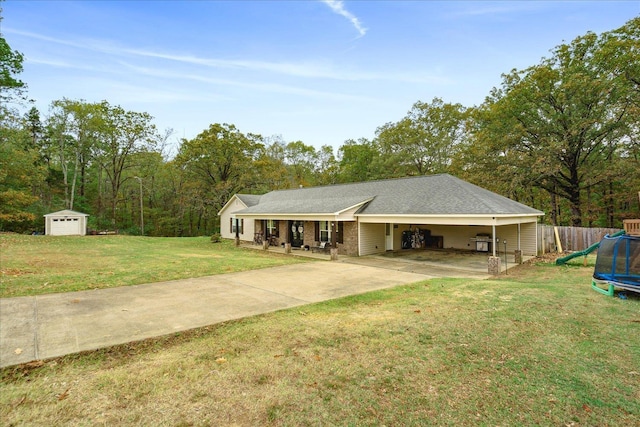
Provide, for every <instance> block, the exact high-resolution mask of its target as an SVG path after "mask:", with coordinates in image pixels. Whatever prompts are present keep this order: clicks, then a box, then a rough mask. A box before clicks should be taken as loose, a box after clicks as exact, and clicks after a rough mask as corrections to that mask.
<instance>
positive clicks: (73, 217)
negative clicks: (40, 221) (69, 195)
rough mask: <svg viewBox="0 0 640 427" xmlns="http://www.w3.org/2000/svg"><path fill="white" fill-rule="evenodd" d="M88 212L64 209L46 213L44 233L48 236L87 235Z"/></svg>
mask: <svg viewBox="0 0 640 427" xmlns="http://www.w3.org/2000/svg"><path fill="white" fill-rule="evenodd" d="M88 217H89V215H88V214H85V213H82V212H76V211H72V210H68V209H65V210H62V211H58V212H52V213H50V214H46V215H44V234H46V235H47V236H85V235H86V234H87V218H88Z"/></svg>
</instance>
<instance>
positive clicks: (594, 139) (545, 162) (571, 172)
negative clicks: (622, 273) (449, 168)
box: [475, 20, 640, 226]
mask: <svg viewBox="0 0 640 427" xmlns="http://www.w3.org/2000/svg"><path fill="white" fill-rule="evenodd" d="M620 31H623V30H619V32H620ZM624 31H625V33H626V34H627V36H628V37H627V41H626V43H618V41H619V38H618V37H617V36H616V32H612V33H605V34H604V35H602V36H600V37H599V36H597V35H596V34H594V33H587V34H586V35H585V36H581V37H578V38H576V39H575V40H573V41H572V42H571V43H569V44H562V45H560V46H558V47H556V48H555V49H554V50H553V51H552V53H553V56H552V57H551V58H548V59H543V60H542V62H541V63H540V64H539V65H536V66H532V67H529V68H527V69H525V70H523V71H518V70H514V71H512V72H511V73H509V74H507V75H504V76H503V83H502V86H501V88H500V89H494V90H493V91H492V93H491V95H490V96H489V97H488V98H487V101H486V102H485V105H483V106H482V107H481V108H480V109H479V114H478V115H477V116H476V117H477V118H479V120H480V124H479V125H478V129H477V132H476V133H475V142H477V143H478V144H479V145H480V147H483V149H484V153H483V155H484V156H485V159H486V158H493V159H494V162H495V160H499V162H496V166H495V168H492V170H493V171H495V173H496V174H499V175H501V176H504V177H506V179H508V180H511V182H512V185H513V186H514V187H518V188H526V187H527V186H534V187H536V188H539V189H542V190H545V191H547V192H548V193H549V194H550V195H551V196H552V202H553V203H556V204H557V201H553V199H555V198H556V197H558V198H560V199H564V200H566V201H567V202H568V204H569V208H570V211H571V220H570V222H571V224H572V225H574V226H580V225H582V223H583V219H584V215H583V206H584V203H583V202H584V199H583V198H584V196H585V194H586V192H587V191H589V190H591V189H594V188H597V187H598V186H601V185H602V184H603V183H606V182H611V181H612V180H615V179H616V176H615V175H614V173H615V170H614V169H612V168H611V167H610V166H611V164H612V162H613V161H614V159H616V158H617V156H618V155H619V153H620V152H621V151H626V150H627V149H628V144H629V142H630V141H633V140H637V135H634V134H633V133H634V132H636V131H637V123H638V116H637V115H636V114H631V112H632V111H634V107H633V106H634V99H637V98H635V95H634V93H633V91H632V90H631V88H632V86H631V85H630V83H629V81H630V79H629V77H628V76H629V74H633V75H635V73H636V72H637V65H635V64H637V61H632V63H631V64H630V65H629V66H626V65H625V64H621V63H617V62H616V61H612V58H616V57H618V55H619V56H626V57H627V58H629V46H630V45H631V46H633V49H634V51H636V52H637V49H638V42H639V41H640V32H639V31H638V25H637V22H636V20H634V21H632V23H631V24H630V25H628V27H627V28H626V29H625V30H624ZM612 55H613V56H612ZM636 59H637V57H636ZM479 163H484V165H483V166H484V167H487V168H488V169H490V167H488V166H489V165H487V162H486V161H485V162H483V161H482V160H480V161H479Z"/></svg>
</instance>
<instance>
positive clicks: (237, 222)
mask: <svg viewBox="0 0 640 427" xmlns="http://www.w3.org/2000/svg"><path fill="white" fill-rule="evenodd" d="M235 221H236V246H240V230H239V226H240V220H239V219H238V218H235Z"/></svg>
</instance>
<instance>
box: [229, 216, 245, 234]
mask: <svg viewBox="0 0 640 427" xmlns="http://www.w3.org/2000/svg"><path fill="white" fill-rule="evenodd" d="M229 222H230V224H229V225H230V229H231V233H232V234H235V233H236V219H235V218H229ZM238 224H239V228H238V234H242V233H243V230H244V219H240V220H238Z"/></svg>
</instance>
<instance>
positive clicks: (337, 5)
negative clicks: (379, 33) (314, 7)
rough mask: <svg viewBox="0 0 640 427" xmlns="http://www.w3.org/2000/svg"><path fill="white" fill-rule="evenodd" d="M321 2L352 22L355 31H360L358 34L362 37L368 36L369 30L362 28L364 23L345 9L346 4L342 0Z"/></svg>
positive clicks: (323, 0) (324, 0)
mask: <svg viewBox="0 0 640 427" xmlns="http://www.w3.org/2000/svg"><path fill="white" fill-rule="evenodd" d="M321 1H322V3H324V4H326V5H327V6H329V7H330V8H331V10H332V11H333V12H335V13H337V14H338V15H340V16H343V17H345V18H347V19H348V20H349V21H350V22H351V24H353V26H354V27H355V29H356V30H357V31H358V33H359V34H360V37H362V36H364V35H365V34H367V29H366V28H365V27H363V26H362V23H361V22H360V20H359V19H358V18H357V17H356V16H355V15H354V14H353V13H351V12H349V11H348V10H347V9H345V7H344V2H342V0H321Z"/></svg>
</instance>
